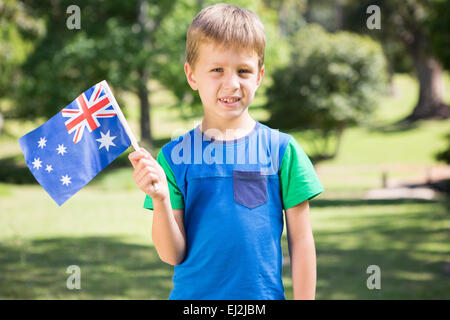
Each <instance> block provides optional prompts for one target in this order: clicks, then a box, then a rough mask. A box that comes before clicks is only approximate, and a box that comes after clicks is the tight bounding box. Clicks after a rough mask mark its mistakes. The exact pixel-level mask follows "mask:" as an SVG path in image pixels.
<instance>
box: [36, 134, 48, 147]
mask: <svg viewBox="0 0 450 320" xmlns="http://www.w3.org/2000/svg"><path fill="white" fill-rule="evenodd" d="M46 143H47V140H46V139H45V137H41V139H39V141H38V147H39V148H41V149H44V147H45V144H46Z"/></svg>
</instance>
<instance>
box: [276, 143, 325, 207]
mask: <svg viewBox="0 0 450 320" xmlns="http://www.w3.org/2000/svg"><path fill="white" fill-rule="evenodd" d="M280 183H281V194H282V197H283V209H285V210H286V209H289V208H291V207H293V206H296V205H297V204H299V203H301V202H303V201H305V200H311V199H312V198H314V197H315V196H317V195H319V194H320V193H322V192H323V187H322V184H321V183H320V180H319V178H318V177H317V175H316V172H315V171H314V167H313V165H312V163H311V160H309V158H308V156H307V155H306V153H305V152H304V151H303V149H302V148H301V147H300V145H299V144H298V142H297V141H296V140H295V139H294V138H293V137H291V138H290V140H289V143H288V146H287V148H286V151H285V153H284V155H283V159H282V161H281V167H280Z"/></svg>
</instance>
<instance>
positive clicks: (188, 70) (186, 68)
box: [184, 62, 198, 90]
mask: <svg viewBox="0 0 450 320" xmlns="http://www.w3.org/2000/svg"><path fill="white" fill-rule="evenodd" d="M184 73H185V74H186V78H187V81H188V83H189V85H190V86H191V88H192V90H198V86H197V80H195V76H194V70H193V69H192V67H191V65H190V64H189V62H186V63H185V64H184Z"/></svg>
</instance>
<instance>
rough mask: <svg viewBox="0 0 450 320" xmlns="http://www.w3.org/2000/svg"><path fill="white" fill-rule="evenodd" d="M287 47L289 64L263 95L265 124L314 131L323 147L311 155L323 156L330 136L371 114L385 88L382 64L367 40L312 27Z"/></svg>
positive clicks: (378, 52) (376, 48)
mask: <svg viewBox="0 0 450 320" xmlns="http://www.w3.org/2000/svg"><path fill="white" fill-rule="evenodd" d="M290 43H291V44H292V54H291V61H290V64H289V65H288V66H287V67H284V68H280V69H279V70H277V71H276V72H275V74H274V82H273V85H272V86H271V87H270V88H269V90H268V91H267V95H268V97H267V98H268V102H267V106H266V107H267V108H268V110H270V112H271V117H270V119H269V123H270V125H271V126H273V127H275V128H279V129H280V130H293V129H302V130H306V129H313V130H317V132H318V134H319V136H320V137H321V138H322V139H323V140H324V144H323V146H324V147H323V148H322V149H321V150H317V151H316V152H319V153H320V154H321V155H322V156H325V155H326V152H327V151H326V148H325V146H326V145H327V143H328V140H329V139H330V138H331V137H332V136H333V135H335V136H336V135H337V136H340V135H341V134H342V131H343V130H344V129H345V128H346V127H348V126H351V125H355V124H362V123H364V122H365V121H366V120H367V118H368V116H370V115H371V114H372V113H373V111H374V109H375V107H376V105H377V99H378V97H379V96H380V95H381V94H382V93H383V92H385V91H384V90H385V89H386V83H387V76H386V61H385V58H384V55H383V52H382V49H381V46H380V45H379V43H377V42H375V41H373V40H371V39H370V38H369V37H367V36H359V35H356V34H352V33H349V32H338V33H334V34H331V33H327V32H326V31H325V30H324V29H323V28H322V27H320V26H319V25H317V24H312V25H309V26H308V27H306V28H303V29H301V30H300V31H299V32H298V33H297V34H296V35H294V36H293V37H292V39H291V41H290ZM335 151H337V150H335Z"/></svg>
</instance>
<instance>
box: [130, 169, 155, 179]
mask: <svg viewBox="0 0 450 320" xmlns="http://www.w3.org/2000/svg"><path fill="white" fill-rule="evenodd" d="M149 174H154V175H157V171H156V169H154V168H152V167H149V166H147V167H144V168H142V170H139V171H136V172H135V173H134V179H135V181H139V180H141V179H142V177H144V176H146V175H149Z"/></svg>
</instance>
